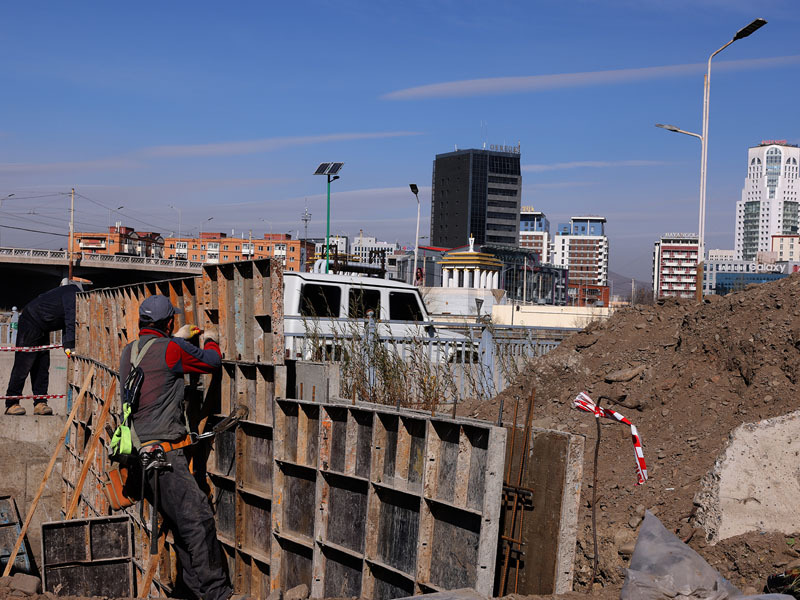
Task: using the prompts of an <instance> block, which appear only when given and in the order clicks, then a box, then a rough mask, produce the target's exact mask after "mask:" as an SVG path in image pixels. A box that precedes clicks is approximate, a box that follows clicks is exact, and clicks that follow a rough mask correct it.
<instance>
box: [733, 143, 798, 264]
mask: <svg viewBox="0 0 800 600" xmlns="http://www.w3.org/2000/svg"><path fill="white" fill-rule="evenodd" d="M747 163H748V166H747V178H746V179H745V183H744V188H743V189H742V197H741V199H740V200H739V201H738V202H737V203H736V241H735V253H736V258H737V259H738V260H744V261H752V260H755V259H756V258H757V256H758V253H759V252H768V251H770V249H771V247H772V238H773V236H781V235H797V234H798V233H800V231H799V230H800V222H799V219H798V206H800V205H799V204H798V197H797V191H798V186H800V177H798V167H800V164H798V163H800V148H798V147H797V146H796V145H794V144H789V143H787V142H786V140H766V141H763V142H761V144H759V145H758V146H755V147H752V148H749V149H748V153H747Z"/></svg>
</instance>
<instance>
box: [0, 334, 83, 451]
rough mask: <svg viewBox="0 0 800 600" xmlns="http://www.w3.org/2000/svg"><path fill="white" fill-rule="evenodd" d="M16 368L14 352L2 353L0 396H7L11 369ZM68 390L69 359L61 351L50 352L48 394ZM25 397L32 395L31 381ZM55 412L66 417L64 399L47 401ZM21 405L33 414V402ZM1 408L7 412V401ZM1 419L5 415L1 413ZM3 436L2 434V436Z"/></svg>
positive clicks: (0, 354)
mask: <svg viewBox="0 0 800 600" xmlns="http://www.w3.org/2000/svg"><path fill="white" fill-rule="evenodd" d="M13 366H14V353H13V352H0V395H5V393H6V388H7V387H8V378H9V377H10V376H11V368H12V367H13ZM66 389H67V357H66V355H65V354H64V351H63V350H61V349H57V350H50V385H49V387H48V390H47V392H48V393H49V394H63V393H64V390H66ZM22 393H23V395H26V396H27V395H30V394H31V379H30V377H28V378H27V379H26V380H25V388H24V389H23V391H22ZM47 403H48V404H49V405H50V407H51V408H52V409H53V412H54V413H56V414H58V415H65V414H66V412H65V411H64V407H65V406H66V403H65V402H64V399H63V398H52V399H50V400H48V401H47ZM20 404H22V406H23V407H25V410H27V411H28V414H29V415H31V414H33V400H23V401H22V402H21V403H20ZM0 408H2V409H3V410H5V401H3V402H0ZM0 418H4V415H2V413H0ZM2 435H3V434H2V433H0V436H2Z"/></svg>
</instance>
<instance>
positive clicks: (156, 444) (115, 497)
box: [103, 405, 249, 553]
mask: <svg viewBox="0 0 800 600" xmlns="http://www.w3.org/2000/svg"><path fill="white" fill-rule="evenodd" d="M248 412H249V411H248V410H247V407H246V406H242V405H239V406H237V407H236V408H234V410H233V411H232V412H231V414H230V415H228V416H227V417H225V418H224V419H223V420H222V421H220V422H219V423H217V425H216V426H215V427H214V428H213V429H211V430H210V431H207V432H205V433H201V434H197V433H188V434H187V435H186V437H184V438H183V439H182V440H178V441H175V442H162V441H159V440H150V441H148V442H144V443H142V444H140V446H141V448H140V450H139V452H138V456H137V457H136V458H138V460H131V461H128V462H126V464H119V465H117V466H115V467H114V468H113V469H111V470H109V471H107V473H106V480H105V481H104V482H103V492H104V493H105V495H106V498H107V499H108V503H109V505H110V506H111V508H112V509H114V510H123V509H125V508H129V507H131V506H133V505H134V504H136V503H137V502H138V501H139V500H141V499H142V496H143V494H144V487H145V481H146V480H147V479H148V476H149V480H150V485H151V488H152V489H153V493H154V498H153V500H154V502H153V504H154V505H155V506H158V473H159V471H163V470H168V469H171V468H172V465H171V464H170V463H169V462H168V460H167V454H168V453H169V452H172V451H173V450H179V449H181V448H186V447H188V446H191V445H192V444H196V443H198V442H200V441H202V440H209V439H212V438H213V437H214V436H216V435H217V434H218V433H221V432H222V431H226V430H228V429H230V428H232V427H234V426H235V425H236V424H237V423H238V422H239V421H240V420H241V419H246V418H247V416H248ZM142 510H143V508H142ZM155 513H156V511H155V510H153V511H152V523H151V528H152V529H151V531H155V527H156V522H155ZM140 518H141V519H142V521H144V514H143V512H140ZM157 538H158V536H155V535H154V536H152V540H151V543H152V544H153V548H155V545H154V544H155V543H156V542H157ZM155 551H156V550H155V549H153V550H152V552H153V553H154V552H155Z"/></svg>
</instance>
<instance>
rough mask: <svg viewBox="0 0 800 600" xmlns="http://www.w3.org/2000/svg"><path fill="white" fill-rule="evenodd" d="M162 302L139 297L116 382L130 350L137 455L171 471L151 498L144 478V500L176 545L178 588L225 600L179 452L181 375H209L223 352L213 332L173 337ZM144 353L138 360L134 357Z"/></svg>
mask: <svg viewBox="0 0 800 600" xmlns="http://www.w3.org/2000/svg"><path fill="white" fill-rule="evenodd" d="M180 312H181V311H180V309H176V308H175V307H174V306H172V304H171V303H170V301H169V299H168V298H167V297H166V296H162V295H155V296H149V297H148V298H145V300H144V301H143V302H142V303H141V305H140V307H139V339H137V340H136V341H133V342H131V343H130V344H128V345H127V346H125V348H124V349H123V351H122V356H121V357H120V368H119V373H120V381H122V382H124V381H126V380H127V378H128V375H129V373H130V371H131V368H132V362H131V361H132V356H131V355H132V354H134V353H133V352H132V348H133V346H134V344H136V345H137V351H136V352H135V354H134V355H136V356H138V359H139V361H138V366H139V368H141V369H142V371H143V374H144V379H143V382H142V384H141V391H140V393H139V400H138V406H137V407H136V409H135V411H134V412H133V413H132V415H131V422H132V424H133V429H134V431H135V432H136V437H138V439H139V445H140V448H141V452H144V453H150V452H154V451H156V450H162V451H163V452H164V453H166V457H167V462H168V463H169V464H170V465H171V468H168V469H165V470H163V471H159V472H158V474H157V475H155V476H156V477H157V478H158V483H157V486H158V487H157V494H155V493H154V491H155V490H154V489H153V486H154V481H153V480H152V479H149V478H148V479H146V480H145V481H146V483H145V495H146V497H148V498H150V499H151V502H152V501H153V499H155V503H156V505H157V508H158V512H159V513H160V514H161V516H162V517H163V519H164V523H165V525H166V527H167V528H168V529H169V530H170V531H172V533H173V536H174V539H175V551H176V553H177V555H178V559H179V561H180V565H181V570H182V574H183V582H184V583H185V584H186V586H187V587H188V588H189V590H190V591H191V592H192V593H193V594H194V595H195V596H197V597H198V598H202V599H203V600H226V599H227V598H229V597H230V596H231V594H232V593H233V590H232V588H231V584H230V581H229V579H228V575H227V572H226V570H225V567H224V566H223V562H224V561H223V556H222V550H221V548H220V546H219V542H218V541H217V531H216V526H215V524H214V515H213V513H212V511H211V506H210V505H209V501H208V498H207V497H206V495H205V494H204V493H203V492H202V491H201V490H200V487H199V486H198V485H197V481H196V480H195V479H194V477H193V476H192V474H191V473H190V471H189V464H188V460H187V458H186V455H185V454H184V449H183V448H184V447H186V446H188V445H189V443H190V441H191V439H190V437H189V435H188V433H189V430H188V427H187V424H186V417H185V412H184V398H183V392H184V389H183V388H184V379H183V376H184V374H185V373H212V372H214V371H216V370H217V369H219V368H220V365H221V362H222V353H221V351H220V349H219V345H218V343H217V337H218V336H217V333H216V332H215V331H212V330H207V331H206V332H205V333H204V334H203V335H202V337H201V338H200V347H197V346H195V345H194V344H192V343H190V342H189V341H188V340H189V339H191V338H192V337H194V336H195V335H198V334H199V332H200V330H199V329H197V328H196V327H194V326H192V325H189V324H186V325H184V326H183V327H181V328H180V329H179V330H178V331H177V332H176V333H175V335H174V336H173V335H172V331H173V328H174V325H175V314H176V313H180ZM142 352H143V353H144V355H142V354H141V353H142Z"/></svg>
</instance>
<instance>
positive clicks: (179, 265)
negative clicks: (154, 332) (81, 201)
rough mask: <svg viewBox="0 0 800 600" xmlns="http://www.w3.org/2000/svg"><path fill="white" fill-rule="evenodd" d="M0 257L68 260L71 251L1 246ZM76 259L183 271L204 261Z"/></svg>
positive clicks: (105, 256)
mask: <svg viewBox="0 0 800 600" xmlns="http://www.w3.org/2000/svg"><path fill="white" fill-rule="evenodd" d="M0 257H8V258H38V259H42V260H54V261H59V262H66V261H67V260H68V259H69V253H68V252H67V251H66V250H46V249H42V248H0ZM75 258H76V260H78V259H80V262H81V264H84V265H85V264H87V263H89V264H96V265H144V266H149V267H164V268H173V269H180V270H181V271H197V272H199V271H200V270H201V269H202V268H203V263H202V262H200V261H193V260H180V259H175V258H152V257H149V256H124V255H118V254H92V253H88V252H76V253H75Z"/></svg>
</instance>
